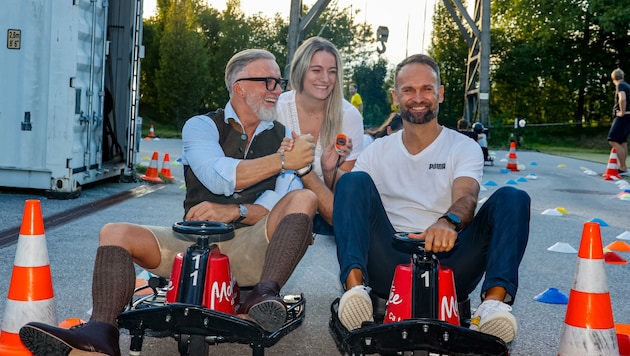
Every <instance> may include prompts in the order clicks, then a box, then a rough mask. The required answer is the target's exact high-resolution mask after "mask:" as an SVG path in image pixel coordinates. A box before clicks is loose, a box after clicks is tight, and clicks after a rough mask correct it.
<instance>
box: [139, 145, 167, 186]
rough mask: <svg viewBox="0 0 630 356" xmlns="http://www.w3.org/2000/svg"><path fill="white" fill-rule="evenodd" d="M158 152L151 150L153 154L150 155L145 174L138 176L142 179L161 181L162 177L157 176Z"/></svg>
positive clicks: (153, 181)
mask: <svg viewBox="0 0 630 356" xmlns="http://www.w3.org/2000/svg"><path fill="white" fill-rule="evenodd" d="M157 165H158V153H157V151H154V152H153V156H152V157H151V163H149V168H147V172H146V174H143V175H141V176H140V178H142V180H145V181H147V182H152V183H162V179H160V177H158V170H157Z"/></svg>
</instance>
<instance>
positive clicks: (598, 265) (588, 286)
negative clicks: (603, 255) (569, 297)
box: [571, 258, 608, 293]
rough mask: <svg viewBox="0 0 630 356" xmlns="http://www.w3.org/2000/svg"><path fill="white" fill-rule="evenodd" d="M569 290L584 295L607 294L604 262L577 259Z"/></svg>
mask: <svg viewBox="0 0 630 356" xmlns="http://www.w3.org/2000/svg"><path fill="white" fill-rule="evenodd" d="M571 289H573V290H575V291H578V292H585V293H608V280H607V278H606V268H605V265H604V260H603V259H601V260H591V259H585V258H578V261H577V265H576V267H575V275H574V276H573V286H572V287H571Z"/></svg>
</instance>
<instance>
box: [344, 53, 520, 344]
mask: <svg viewBox="0 0 630 356" xmlns="http://www.w3.org/2000/svg"><path fill="white" fill-rule="evenodd" d="M443 94H444V87H443V86H442V85H441V84H440V72H439V68H438V66H437V64H436V63H435V62H434V61H433V59H431V58H430V57H428V56H426V55H421V54H417V55H413V56H410V57H408V58H407V59H405V60H403V61H402V63H400V64H399V65H398V66H397V67H396V72H395V77H394V89H393V90H392V96H393V99H394V102H395V103H396V104H397V105H398V106H399V107H400V115H401V116H402V118H403V130H401V131H398V132H396V133H394V134H392V135H390V136H386V137H383V138H381V139H379V140H377V141H376V142H374V143H373V144H371V145H370V146H368V147H367V148H366V149H365V151H363V152H362V153H361V155H360V156H359V158H358V159H357V162H356V164H355V166H354V168H353V170H352V172H348V173H345V174H343V172H339V173H338V175H339V176H340V178H339V179H338V181H337V183H336V190H335V197H334V203H333V224H334V226H335V232H336V233H335V237H336V243H337V258H338V261H339V265H340V281H341V283H342V285H343V286H344V288H345V290H346V292H345V293H344V294H343V296H342V298H341V300H340V303H339V310H338V313H339V317H340V320H341V322H342V323H343V325H344V326H345V327H346V328H347V329H349V330H353V329H356V328H359V327H361V324H362V323H363V322H365V321H370V320H372V318H373V305H372V301H371V300H370V296H369V293H373V294H374V295H375V296H377V297H380V298H384V299H387V298H388V297H389V293H390V287H391V283H392V278H393V275H394V271H395V268H396V266H397V265H399V264H406V263H409V261H410V256H409V254H406V253H402V252H399V251H397V250H396V249H394V247H393V245H392V237H393V236H394V234H395V233H396V232H421V233H420V234H419V238H421V239H424V240H425V248H426V249H427V251H431V252H433V253H435V254H436V256H437V258H438V259H439V261H440V263H441V264H442V265H443V266H447V267H450V268H451V269H452V270H453V272H454V275H455V284H456V289H457V294H458V300H460V301H461V300H465V299H466V298H467V297H468V295H469V294H470V293H471V292H473V290H474V289H475V288H476V286H477V284H478V283H479V282H480V281H481V278H482V277H483V275H484V273H485V275H486V277H485V280H484V281H483V284H482V287H481V301H482V303H481V305H480V306H479V307H478V308H477V310H476V312H475V314H474V315H473V320H472V323H471V328H473V329H476V330H480V331H481V332H485V333H489V334H493V335H495V336H498V337H500V338H502V339H503V340H504V341H505V342H510V341H512V339H513V338H514V337H515V335H516V320H515V318H514V316H513V315H512V314H511V313H510V311H511V307H510V305H511V304H512V303H513V302H514V298H515V297H516V291H517V288H518V267H519V264H520V261H521V259H522V257H523V254H524V252H525V247H526V245H527V240H528V236H529V217H530V198H529V196H528V195H527V193H525V192H523V191H521V190H518V189H515V188H513V187H502V188H500V189H498V190H497V191H496V192H495V193H494V194H493V195H492V196H491V197H490V198H489V199H488V200H487V201H486V202H485V203H484V204H483V206H481V208H480V209H479V211H478V213H477V214H476V215H475V210H476V207H477V199H478V194H479V189H480V188H479V187H480V183H481V177H482V174H483V156H482V154H481V150H479V147H478V145H477V143H476V142H475V141H473V140H470V139H469V138H467V137H466V136H464V135H461V134H460V133H458V132H457V131H455V130H451V129H448V128H446V127H444V126H442V125H440V124H439V123H438V121H437V116H438V108H439V104H440V103H441V102H442V99H443ZM456 241H457V244H456Z"/></svg>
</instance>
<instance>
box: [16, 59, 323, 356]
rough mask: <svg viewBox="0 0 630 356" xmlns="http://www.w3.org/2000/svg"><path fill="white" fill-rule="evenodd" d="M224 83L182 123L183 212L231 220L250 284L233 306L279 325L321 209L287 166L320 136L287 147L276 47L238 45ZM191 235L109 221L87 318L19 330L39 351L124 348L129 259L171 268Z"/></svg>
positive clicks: (236, 261)
mask: <svg viewBox="0 0 630 356" xmlns="http://www.w3.org/2000/svg"><path fill="white" fill-rule="evenodd" d="M225 83H226V86H227V89H228V92H229V95H230V101H229V102H228V103H227V105H226V107H225V110H217V111H215V112H212V113H209V114H207V115H199V116H195V117H192V118H191V119H189V120H188V121H187V122H186V124H185V126H184V128H183V130H182V141H183V163H184V172H185V178H186V187H187V192H186V198H185V201H184V210H185V216H184V219H185V220H187V221H195V220H196V221H199V220H211V221H220V222H225V223H234V224H235V227H236V231H235V236H234V237H233V238H232V239H230V240H228V241H221V242H216V244H217V245H218V246H219V248H220V250H221V252H222V253H224V254H226V255H227V256H228V257H229V259H230V269H231V272H232V274H233V275H234V276H235V278H236V280H237V282H238V283H239V285H240V286H254V288H253V290H252V292H251V293H250V295H249V296H248V298H247V299H246V300H245V301H244V303H243V304H241V305H240V308H239V309H238V310H237V314H242V315H243V317H246V318H249V319H252V320H253V321H255V322H256V323H258V324H259V325H260V326H261V327H262V328H263V329H265V330H267V331H270V332H273V331H275V330H278V329H279V328H280V327H282V326H283V324H284V322H285V320H286V313H287V310H286V305H285V304H284V302H283V300H282V298H280V297H279V292H280V288H281V287H282V286H283V285H284V284H285V282H286V281H287V279H288V278H289V276H290V275H291V273H292V272H293V270H294V269H295V267H296V265H297V263H298V262H299V261H300V259H301V258H302V256H303V255H304V253H305V252H306V249H307V247H308V246H309V244H311V243H312V235H311V229H312V220H313V217H314V215H315V211H316V210H317V197H316V196H315V194H314V193H313V192H311V191H310V190H306V189H299V188H301V183H300V182H299V179H297V178H296V177H295V175H294V174H293V173H292V172H291V171H290V170H295V169H299V168H302V167H305V166H307V165H309V164H310V163H311V162H312V161H313V154H314V149H315V145H314V143H313V139H312V137H310V136H300V137H298V138H296V139H295V140H294V141H293V147H292V149H291V151H287V152H284V150H285V147H286V145H283V141H284V142H288V139H286V138H285V137H291V132H290V131H289V130H287V129H286V128H285V127H284V126H283V125H281V124H279V123H277V122H275V121H274V119H275V117H276V109H275V107H276V101H277V99H278V96H279V95H280V93H281V92H282V90H283V89H284V86H285V85H286V80H284V79H282V78H281V77H280V68H279V66H278V64H277V63H276V61H275V57H274V56H273V55H272V54H271V53H269V52H267V51H265V50H245V51H242V52H239V53H237V54H235V55H234V56H233V57H232V58H231V59H230V61H229V62H228V64H227V66H226V72H225ZM285 140H286V141H285ZM194 242H196V236H189V235H184V234H179V233H175V232H174V231H173V230H172V229H171V227H158V226H144V225H135V224H129V223H110V224H107V225H105V226H104V227H103V228H102V229H101V231H100V235H99V247H98V250H97V252H96V260H95V264H94V272H93V282H92V297H93V313H92V315H91V318H90V320H89V321H88V322H87V323H86V324H83V325H81V326H79V327H76V328H72V329H69V330H68V329H61V328H57V327H54V326H50V325H45V324H41V323H28V324H26V325H25V326H24V327H23V328H22V329H21V330H20V337H21V338H22V341H23V342H24V343H25V345H26V346H27V347H28V348H29V349H30V350H31V352H33V353H34V354H35V355H38V356H39V355H47V356H50V355H68V354H69V353H72V352H76V353H81V354H82V355H84V354H86V355H87V354H95V355H96V354H98V355H103V354H105V355H120V349H119V340H118V336H119V333H118V329H117V325H116V317H117V316H118V314H119V313H120V312H121V311H122V310H123V309H124V308H125V306H126V305H127V303H129V301H130V300H131V298H132V295H133V292H134V286H135V271H134V266H133V263H134V262H135V263H136V264H138V265H139V266H141V267H143V268H145V269H147V270H148V271H149V272H151V273H154V274H156V275H159V276H163V277H168V276H169V275H170V273H171V268H172V265H173V259H174V257H175V255H176V254H177V253H178V252H183V251H185V250H186V248H187V247H188V246H190V245H192V244H193V243H194Z"/></svg>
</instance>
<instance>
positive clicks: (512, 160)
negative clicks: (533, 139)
mask: <svg viewBox="0 0 630 356" xmlns="http://www.w3.org/2000/svg"><path fill="white" fill-rule="evenodd" d="M505 168H506V169H509V170H510V171H512V172H519V170H518V163H517V162H516V142H511V143H510V153H509V154H508V163H507V165H506V166H505Z"/></svg>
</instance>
